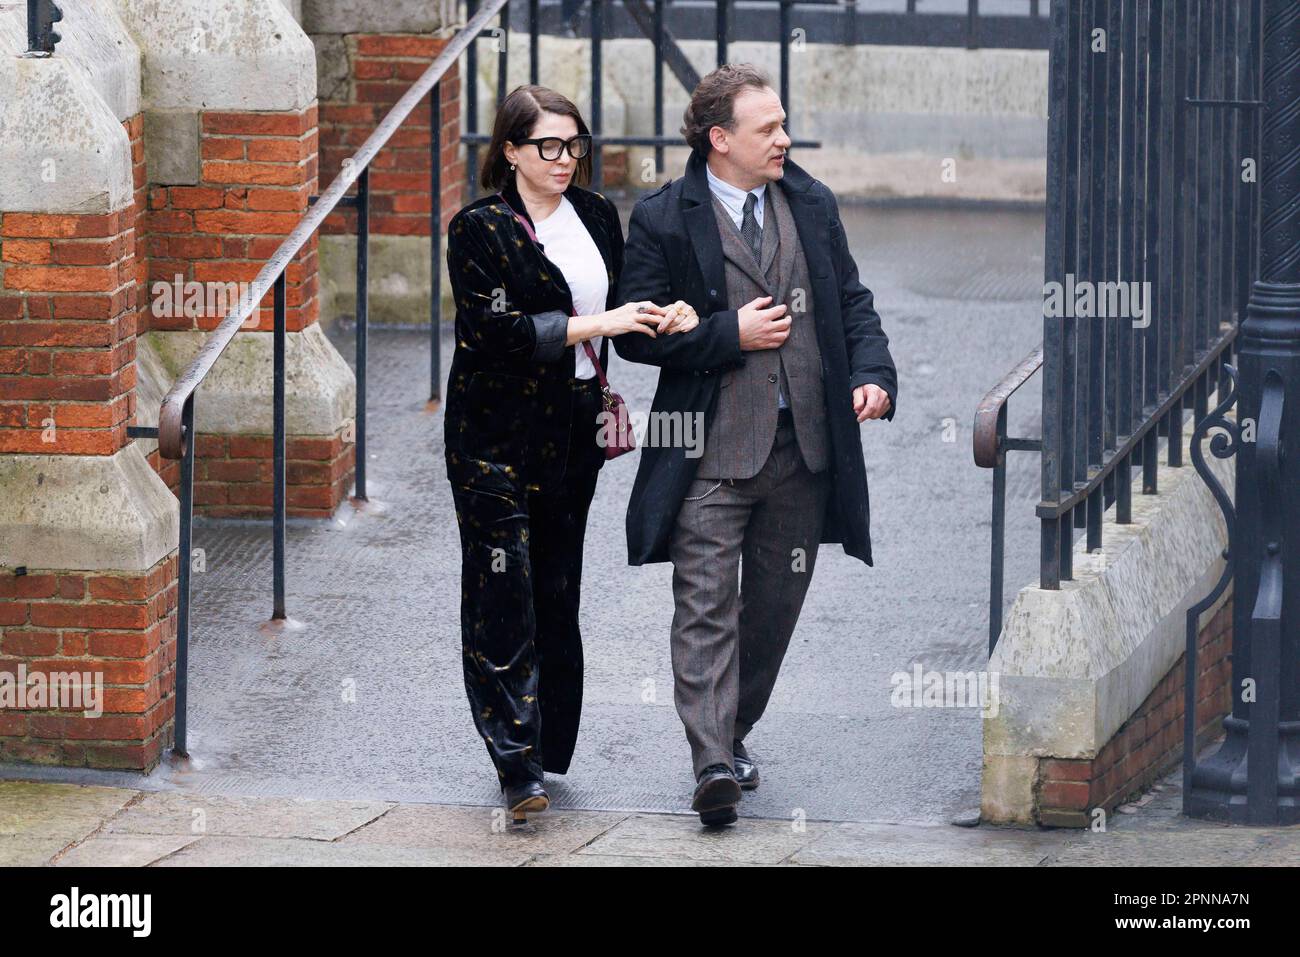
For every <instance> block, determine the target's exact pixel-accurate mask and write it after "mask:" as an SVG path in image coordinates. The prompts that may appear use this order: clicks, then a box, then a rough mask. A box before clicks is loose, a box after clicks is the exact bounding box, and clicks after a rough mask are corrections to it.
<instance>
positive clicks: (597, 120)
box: [591, 0, 605, 191]
mask: <svg viewBox="0 0 1300 957" xmlns="http://www.w3.org/2000/svg"><path fill="white" fill-rule="evenodd" d="M604 36H605V0H591V138H592V149H591V176H592V180H593V182H592V185H591V188H592V189H594V190H597V191H599V190H602V189H604V188H605V150H604V148H603V147H602V146H601V142H600V134H601V132H602V131H603V130H604V119H603V117H602V116H601V114H602V112H603V106H604V104H603V101H602V95H603V90H602V88H601V73H602V69H603V66H602V62H601V41H602V40H603V39H604Z"/></svg>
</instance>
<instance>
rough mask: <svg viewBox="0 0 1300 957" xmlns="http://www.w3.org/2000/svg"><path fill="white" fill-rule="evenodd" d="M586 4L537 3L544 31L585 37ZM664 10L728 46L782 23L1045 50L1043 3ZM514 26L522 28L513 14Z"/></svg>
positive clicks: (619, 31)
mask: <svg viewBox="0 0 1300 957" xmlns="http://www.w3.org/2000/svg"><path fill="white" fill-rule="evenodd" d="M589 2H590V0H540V7H541V12H540V16H541V30H542V32H543V33H545V34H555V35H561V36H566V35H567V36H584V35H587V33H588V29H589V27H588V24H587V23H586V20H587V18H588V16H589V13H590V7H589V6H588V4H589ZM650 5H651V3H650V2H648V0H639V2H625V3H623V4H621V5H613V6H612V7H611V9H610V15H609V17H608V21H607V23H606V24H605V38H606V39H622V38H625V37H639V36H644V35H645V33H644V30H643V28H642V26H641V20H642V14H640V13H639V12H638V8H640V9H645V8H648V7H649V6H650ZM718 7H721V8H722V9H721V11H719V9H718ZM664 8H665V11H666V16H667V19H668V26H669V29H670V31H671V33H672V35H673V36H674V37H675V38H676V39H678V40H704V39H710V38H714V37H716V36H717V23H718V21H719V19H722V20H725V22H726V23H727V25H728V37H729V39H730V40H732V41H748V40H770V39H771V38H772V37H773V36H774V35H776V33H777V31H778V29H780V26H779V25H780V24H781V23H782V22H788V23H790V24H791V25H792V27H793V28H797V29H798V30H799V38H800V39H801V40H802V41H805V42H808V43H837V44H861V43H875V44H889V45H899V46H949V47H968V48H971V49H975V48H977V47H1005V48H1019V49H1046V47H1047V39H1048V20H1047V12H1048V2H1047V0H1042V2H1041V3H1040V2H1039V0H983V2H981V0H799V2H797V3H795V2H793V0H783V2H780V3H776V2H770V0H768V2H762V0H730V2H727V3H723V4H715V3H714V2H713V0H672V2H671V3H669V4H665V7H664ZM512 25H513V26H514V28H515V29H520V30H522V29H526V28H527V24H526V22H525V21H524V20H523V19H522V18H521V17H520V16H519V15H518V14H516V16H515V19H514V21H513V24H512ZM780 32H782V33H785V34H786V35H789V32H790V31H789V30H785V29H780Z"/></svg>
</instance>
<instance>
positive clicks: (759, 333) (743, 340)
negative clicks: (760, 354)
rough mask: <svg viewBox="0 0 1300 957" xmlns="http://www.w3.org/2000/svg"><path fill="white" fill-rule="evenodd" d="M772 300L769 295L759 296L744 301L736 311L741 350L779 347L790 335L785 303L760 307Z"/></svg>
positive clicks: (749, 350) (750, 350)
mask: <svg viewBox="0 0 1300 957" xmlns="http://www.w3.org/2000/svg"><path fill="white" fill-rule="evenodd" d="M771 301H772V297H771V296H759V297H758V298H757V299H754V300H753V301H751V302H747V303H745V305H743V306H741V307H740V310H739V311H738V312H737V321H738V323H739V326H740V336H739V338H740V349H741V351H742V352H757V351H759V350H760V349H779V348H781V343H783V342H785V339H786V336H788V335H790V319H789V317H786V318H782V316H785V312H786V309H785V304H784V303H779V304H777V305H775V306H772V307H770V308H767V309H763V308H760V307H761V306H762V305H763V304H764V303H769V302H771Z"/></svg>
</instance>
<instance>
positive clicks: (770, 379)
mask: <svg viewBox="0 0 1300 957" xmlns="http://www.w3.org/2000/svg"><path fill="white" fill-rule="evenodd" d="M767 381H768V382H775V381H776V373H775V372H773V373H771V374H770V375H769V376H768V377H767Z"/></svg>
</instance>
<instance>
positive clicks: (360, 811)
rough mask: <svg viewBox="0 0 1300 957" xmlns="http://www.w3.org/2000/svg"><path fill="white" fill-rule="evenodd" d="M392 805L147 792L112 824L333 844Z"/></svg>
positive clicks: (129, 829) (116, 828)
mask: <svg viewBox="0 0 1300 957" xmlns="http://www.w3.org/2000/svg"><path fill="white" fill-rule="evenodd" d="M392 807H393V805H391V804H387V803H383V802H375V801H326V800H310V799H306V798H297V799H293V798H290V799H286V798H259V797H247V796H227V795H210V794H192V793H183V792H178V791H171V792H162V793H156V794H147V795H145V796H144V797H142V798H141V799H140V801H139V803H137V804H135V805H132V806H131V807H130V808H128V809H127V810H126V811H125V812H123V813H122V814H121V815H120V816H118V817H116V818H115V819H114V820H113V821H112V822H111V823H110V824H109V826H108V831H109V833H112V834H194V835H198V836H203V835H221V834H226V835H235V836H239V837H271V838H275V837H302V838H310V839H313V840H320V841H329V840H335V839H336V838H340V837H343V836H344V835H345V834H348V833H349V832H351V831H354V830H356V829H357V828H359V827H361V826H363V825H365V824H367V823H369V822H370V821H373V820H374V819H375V818H377V817H380V816H381V815H382V814H384V813H385V812H386V811H388V810H389V809H390V808H392Z"/></svg>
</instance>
